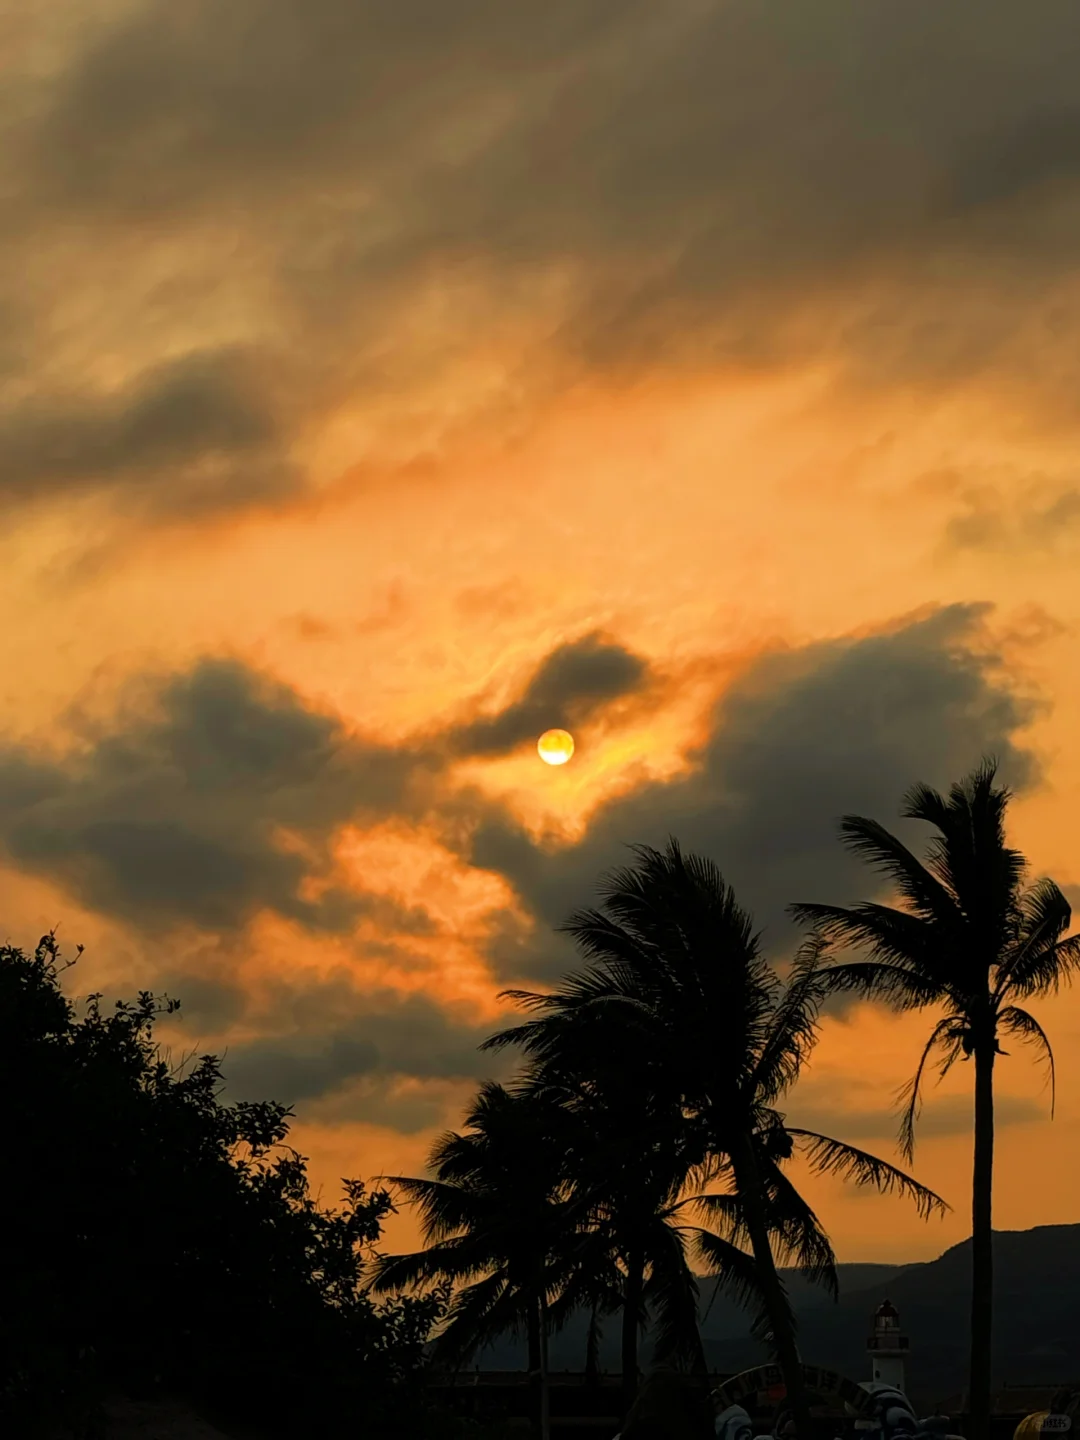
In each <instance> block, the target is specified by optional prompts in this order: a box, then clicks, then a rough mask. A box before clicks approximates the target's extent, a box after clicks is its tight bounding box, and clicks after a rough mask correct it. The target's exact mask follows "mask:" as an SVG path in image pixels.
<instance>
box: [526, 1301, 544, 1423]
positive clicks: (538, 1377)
mask: <svg viewBox="0 0 1080 1440" xmlns="http://www.w3.org/2000/svg"><path fill="white" fill-rule="evenodd" d="M526 1330H527V1336H528V1346H529V1394H530V1398H531V1402H532V1403H531V1404H530V1407H529V1409H530V1411H531V1413H532V1425H533V1433H534V1434H535V1435H536V1437H537V1440H543V1436H542V1431H543V1428H544V1416H543V1409H544V1397H543V1391H544V1368H545V1367H544V1355H543V1345H542V1342H541V1338H540V1337H541V1335H542V1334H543V1324H542V1322H541V1311H540V1301H539V1297H535V1298H533V1299H531V1300H530V1303H529V1308H528V1313H527V1319H526Z"/></svg>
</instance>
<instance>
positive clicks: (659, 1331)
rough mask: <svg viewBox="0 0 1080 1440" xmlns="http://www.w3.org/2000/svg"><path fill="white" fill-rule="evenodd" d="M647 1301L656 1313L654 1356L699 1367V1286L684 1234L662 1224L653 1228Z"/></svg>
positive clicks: (700, 1355) (661, 1359) (646, 1292)
mask: <svg viewBox="0 0 1080 1440" xmlns="http://www.w3.org/2000/svg"><path fill="white" fill-rule="evenodd" d="M648 1261H649V1278H648V1280H647V1281H646V1284H645V1301H646V1304H647V1305H648V1306H649V1308H650V1310H651V1311H652V1314H653V1332H654V1354H655V1356H656V1360H657V1361H658V1362H659V1363H661V1364H663V1363H664V1361H666V1360H672V1359H677V1360H684V1361H689V1362H691V1363H692V1364H699V1363H700V1362H701V1361H702V1360H703V1358H704V1352H703V1351H702V1348H701V1332H700V1330H699V1328H698V1285H697V1280H696V1278H695V1276H694V1273H693V1271H692V1270H691V1268H690V1266H689V1264H688V1262H687V1258H686V1248H685V1243H684V1239H683V1235H682V1233H681V1231H680V1230H679V1229H678V1228H677V1227H675V1226H673V1225H667V1224H665V1223H663V1222H659V1223H658V1224H656V1225H653V1226H652V1227H650V1235H649V1244H648Z"/></svg>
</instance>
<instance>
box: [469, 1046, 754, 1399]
mask: <svg viewBox="0 0 1080 1440" xmlns="http://www.w3.org/2000/svg"><path fill="white" fill-rule="evenodd" d="M512 1039H513V1032H503V1033H502V1034H499V1035H496V1036H493V1037H492V1039H491V1040H490V1041H488V1042H487V1048H501V1047H503V1046H505V1045H507V1044H509V1043H511V1042H512ZM572 1058H573V1060H574V1063H572V1064H568V1063H567V1062H568V1061H570V1060H571V1059H572ZM581 1058H582V1057H580V1056H579V1057H572V1056H571V1053H570V1051H569V1048H568V1047H566V1048H564V1051H563V1054H562V1056H561V1057H560V1063H554V1062H551V1061H549V1062H548V1063H546V1064H539V1065H537V1066H535V1067H534V1068H533V1070H532V1071H531V1072H530V1074H529V1075H528V1077H527V1079H526V1082H525V1083H526V1084H528V1085H529V1086H531V1087H532V1088H533V1089H534V1090H537V1091H542V1092H543V1093H544V1094H545V1095H546V1096H547V1097H548V1098H549V1099H550V1100H551V1101H552V1102H553V1103H556V1104H558V1105H559V1106H561V1107H562V1108H563V1110H564V1112H566V1113H568V1114H569V1115H570V1116H572V1117H573V1119H574V1121H575V1122H576V1123H575V1124H574V1125H573V1126H572V1128H571V1131H570V1133H571V1134H572V1135H573V1136H574V1140H575V1142H576V1143H574V1144H573V1145H572V1146H571V1148H570V1149H568V1151H567V1156H566V1161H567V1173H568V1175H570V1176H571V1177H572V1184H573V1189H574V1194H575V1196H576V1197H577V1200H578V1203H579V1205H580V1206H581V1211H580V1213H581V1216H582V1221H583V1232H584V1233H583V1234H582V1237H581V1241H580V1248H579V1251H578V1256H577V1263H578V1266H579V1277H580V1278H579V1282H578V1284H577V1285H576V1286H574V1287H573V1289H572V1290H571V1291H570V1292H568V1293H567V1294H564V1296H563V1297H562V1298H561V1301H560V1306H559V1319H560V1321H561V1320H563V1319H564V1318H568V1311H569V1306H570V1305H572V1304H575V1303H577V1302H578V1297H579V1294H580V1293H581V1292H582V1291H583V1290H584V1288H586V1286H587V1284H588V1281H587V1279H586V1277H592V1282H593V1284H594V1285H595V1287H596V1289H595V1294H594V1298H593V1304H592V1307H591V1308H592V1312H593V1315H592V1320H593V1324H591V1325H590V1341H591V1344H592V1345H593V1346H595V1339H594V1337H593V1326H594V1325H595V1323H596V1321H597V1320H598V1318H599V1316H600V1315H602V1314H611V1313H613V1312H615V1311H616V1310H618V1311H621V1318H622V1324H621V1330H622V1337H621V1340H622V1343H621V1351H622V1377H623V1395H622V1414H623V1416H624V1417H625V1416H626V1414H627V1413H628V1412H629V1409H630V1407H631V1405H632V1404H633V1401H634V1397H635V1394H636V1389H637V1380H638V1373H639V1367H638V1341H639V1336H640V1332H641V1329H642V1326H643V1324H644V1323H645V1321H646V1318H647V1317H649V1316H652V1318H653V1321H654V1327H655V1333H654V1360H655V1361H656V1362H658V1363H660V1364H664V1365H679V1366H684V1367H686V1366H688V1367H689V1368H691V1369H692V1370H694V1371H696V1372H697V1373H699V1374H701V1373H704V1371H705V1355H704V1350H703V1349H702V1344H701V1334H700V1330H699V1327H698V1284H697V1278H696V1275H695V1272H694V1269H693V1267H692V1264H691V1260H693V1261H695V1262H696V1263H697V1264H698V1266H700V1267H703V1268H705V1269H707V1270H709V1271H710V1272H711V1273H716V1274H719V1275H721V1277H722V1279H723V1281H724V1283H725V1285H726V1286H727V1287H728V1288H729V1289H732V1290H734V1291H736V1292H737V1293H739V1294H740V1295H741V1296H742V1297H743V1298H744V1299H750V1298H753V1297H754V1296H755V1295H756V1284H757V1279H756V1272H755V1270H754V1266H753V1262H752V1260H751V1257H750V1256H748V1255H746V1254H745V1252H743V1251H741V1250H739V1249H738V1248H737V1247H735V1246H733V1245H731V1244H730V1243H728V1242H725V1241H724V1240H723V1239H722V1237H720V1236H717V1235H715V1234H713V1233H710V1232H709V1231H708V1230H707V1229H706V1228H705V1227H704V1226H702V1225H698V1224H694V1223H692V1222H691V1220H690V1217H689V1214H688V1212H689V1211H690V1209H691V1208H692V1207H695V1206H697V1205H698V1199H699V1197H696V1196H693V1195H688V1194H687V1193H686V1192H687V1191H688V1190H692V1189H693V1188H694V1187H693V1185H692V1181H693V1179H694V1177H695V1176H698V1175H700V1174H701V1173H702V1167H703V1165H704V1163H705V1159H706V1154H705V1150H704V1148H703V1143H702V1142H703V1138H704V1137H703V1132H702V1131H701V1129H700V1127H693V1126H691V1125H689V1124H687V1123H686V1121H685V1119H684V1117H682V1116H681V1115H680V1116H674V1115H671V1114H666V1113H664V1112H663V1111H662V1110H661V1109H660V1108H659V1107H658V1105H657V1097H656V1096H655V1094H653V1093H650V1092H649V1091H648V1090H647V1089H646V1088H645V1087H644V1085H643V1083H642V1081H643V1077H642V1075H641V1074H640V1072H638V1071H636V1070H635V1069H634V1068H633V1067H631V1066H628V1065H626V1064H625V1063H624V1062H623V1061H621V1059H620V1057H619V1056H618V1055H617V1052H616V1051H613V1050H612V1049H610V1048H609V1049H608V1050H607V1051H605V1052H603V1053H600V1054H596V1053H594V1054H592V1055H590V1056H588V1058H587V1060H586V1063H585V1064H584V1065H582V1064H581V1063H580V1060H581Z"/></svg>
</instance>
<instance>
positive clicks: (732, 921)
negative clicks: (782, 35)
mask: <svg viewBox="0 0 1080 1440" xmlns="http://www.w3.org/2000/svg"><path fill="white" fill-rule="evenodd" d="M635 855H636V858H637V864H636V865H635V866H633V867H631V868H626V869H622V870H619V871H617V872H616V873H615V874H614V875H613V876H611V877H610V878H609V880H608V881H607V882H606V883H605V884H604V885H603V887H602V890H601V899H602V904H601V909H599V910H597V909H590V910H585V911H583V912H580V913H579V914H577V915H575V916H574V917H573V918H572V919H571V920H570V922H569V924H568V925H567V926H566V927H565V929H566V931H567V932H568V933H569V934H570V935H572V936H573V937H574V939H575V941H576V942H577V945H578V948H579V950H580V951H581V952H582V955H583V958H584V960H585V966H584V968H583V969H582V970H581V971H580V972H578V973H576V974H573V975H570V976H568V977H566V978H565V979H564V980H563V982H562V983H561V984H560V985H559V986H558V987H557V988H556V989H555V990H554V991H553V992H552V993H550V994H534V993H531V992H527V991H511V992H508V993H509V995H510V996H511V997H512V998H513V999H515V1000H516V1001H517V1002H518V1003H519V1004H520V1005H522V1006H523V1007H524V1008H526V1009H527V1010H530V1011H532V1012H533V1013H534V1017H535V1018H533V1019H531V1020H528V1021H526V1022H525V1023H524V1024H521V1025H519V1026H517V1027H515V1028H514V1029H512V1030H509V1031H506V1032H503V1034H502V1035H501V1036H500V1037H496V1043H500V1044H510V1043H513V1044H517V1045H520V1046H521V1047H522V1048H523V1049H524V1050H525V1052H526V1054H527V1055H528V1056H529V1057H530V1058H531V1059H532V1060H533V1062H534V1064H536V1065H538V1066H540V1067H541V1068H542V1067H543V1066H544V1065H554V1066H568V1067H569V1068H571V1069H575V1068H577V1069H579V1070H580V1069H583V1068H587V1066H588V1063H589V1062H588V1057H589V1056H590V1055H593V1056H595V1055H604V1054H607V1055H610V1056H611V1057H613V1063H615V1064H618V1065H621V1066H624V1067H625V1073H626V1074H627V1075H633V1074H637V1075H638V1076H640V1077H642V1078H643V1079H644V1081H646V1082H647V1086H648V1088H649V1089H651V1092H652V1096H653V1099H652V1101H651V1104H652V1105H653V1107H654V1108H655V1109H656V1110H657V1111H658V1112H659V1113H661V1114H664V1113H666V1114H668V1115H669V1116H670V1117H672V1123H674V1124H676V1125H686V1126H691V1127H698V1128H700V1130H701V1132H702V1135H703V1144H704V1151H705V1156H706V1159H705V1163H704V1165H703V1167H702V1171H701V1178H702V1179H705V1180H708V1181H710V1182H718V1181H719V1182H723V1184H724V1185H725V1187H726V1189H725V1190H724V1192H723V1193H719V1194H712V1195H708V1196H706V1197H703V1198H702V1199H700V1201H699V1202H698V1203H699V1207H700V1208H701V1209H702V1211H703V1212H704V1214H705V1215H706V1216H707V1218H708V1219H709V1221H710V1223H711V1225H712V1226H713V1227H714V1228H715V1229H718V1230H719V1233H718V1234H714V1236H713V1238H712V1239H711V1240H710V1241H706V1242H704V1243H705V1244H706V1245H707V1246H712V1247H713V1249H714V1252H716V1253H717V1255H718V1259H720V1258H721V1255H720V1251H723V1252H724V1258H725V1259H726V1260H727V1262H728V1263H730V1258H731V1257H730V1252H731V1251H732V1250H736V1249H741V1248H742V1246H743V1245H748V1246H749V1249H750V1252H751V1253H752V1256H753V1262H754V1280H755V1287H756V1291H757V1293H758V1294H759V1295H760V1299H761V1306H762V1310H763V1312H764V1314H763V1321H764V1333H766V1334H767V1338H768V1339H769V1340H770V1342H771V1345H772V1348H773V1350H774V1353H775V1354H776V1357H777V1359H778V1361H779V1363H780V1365H781V1367H782V1369H783V1374H784V1380H785V1384H786V1386H787V1391H788V1396H789V1401H790V1403H791V1405H792V1408H793V1410H794V1412H795V1415H796V1421H797V1424H798V1425H799V1428H800V1431H801V1433H802V1434H803V1436H806V1435H808V1434H809V1433H810V1412H809V1407H808V1402H807V1398H806V1393H805V1389H804V1386H803V1382H802V1370H801V1365H800V1361H799V1354H798V1349H797V1346H796V1341H795V1322H794V1317H793V1314H792V1310H791V1306H790V1303H789V1300H788V1296H787V1293H786V1290H785V1288H784V1285H783V1282H782V1280H781V1277H780V1274H779V1271H778V1269H777V1260H778V1259H779V1260H780V1261H781V1262H783V1261H794V1262H795V1263H796V1264H798V1265H800V1266H801V1267H802V1268H803V1270H804V1272H805V1273H806V1274H807V1275H808V1276H810V1277H811V1278H812V1279H815V1280H818V1281H821V1282H823V1283H825V1284H826V1285H829V1286H831V1287H833V1288H834V1289H835V1270H834V1257H833V1254H832V1250H831V1247H830V1246H829V1244H828V1241H827V1238H826V1237H825V1236H824V1234H823V1231H822V1228H821V1226H820V1223H819V1222H818V1220H817V1217H816V1216H815V1215H814V1213H813V1211H812V1210H811V1208H810V1207H809V1206H808V1205H807V1204H806V1202H805V1201H804V1200H803V1199H802V1197H801V1196H800V1195H799V1194H798V1192H797V1191H796V1189H795V1187H794V1186H793V1185H792V1183H791V1181H790V1180H789V1179H788V1177H787V1176H786V1175H785V1174H784V1169H783V1167H784V1163H785V1162H786V1161H787V1160H789V1159H790V1158H791V1156H792V1155H793V1153H794V1152H795V1150H796V1148H798V1149H800V1150H802V1152H803V1153H804V1154H805V1155H806V1157H807V1158H808V1160H809V1162H810V1164H811V1166H812V1167H813V1168H814V1169H815V1170H817V1171H828V1172H832V1173H837V1174H841V1175H844V1176H846V1177H849V1178H852V1179H854V1180H855V1181H856V1183H859V1184H870V1185H873V1186H875V1187H876V1188H877V1189H879V1190H883V1191H889V1190H896V1191H900V1192H902V1193H904V1194H907V1195H908V1196H910V1197H911V1198H913V1199H914V1200H915V1202H916V1204H917V1205H918V1207H919V1209H920V1211H921V1213H923V1214H924V1215H929V1214H930V1213H931V1212H932V1211H935V1210H942V1209H944V1202H943V1201H942V1200H941V1199H940V1198H939V1197H938V1196H936V1195H934V1194H933V1193H932V1192H930V1191H928V1190H926V1189H924V1188H923V1187H922V1186H920V1185H918V1184H917V1183H916V1182H915V1181H914V1180H912V1179H911V1177H910V1176H908V1175H905V1174H904V1173H903V1172H902V1171H900V1170H897V1169H896V1168H895V1167H893V1166H891V1165H889V1164H887V1163H886V1162H885V1161H883V1160H879V1159H877V1158H875V1157H874V1156H872V1155H867V1154H866V1153H864V1152H863V1151H861V1150H856V1149H854V1148H853V1147H851V1146H849V1145H845V1144H844V1143H843V1142H841V1141H839V1140H833V1139H830V1138H829V1137H828V1136H824V1135H819V1134H816V1133H815V1132H812V1131H807V1130H801V1129H796V1128H794V1127H791V1126H789V1125H788V1124H787V1122H786V1119H785V1117H784V1115H783V1113H782V1112H781V1111H780V1110H779V1109H777V1104H778V1102H779V1101H780V1100H782V1098H783V1096H784V1095H785V1093H786V1092H787V1091H788V1090H789V1089H790V1087H791V1086H792V1085H793V1084H794V1082H795V1080H796V1079H797V1078H798V1075H799V1072H800V1070H801V1068H802V1066H803V1064H804V1062H805V1060H806V1059H807V1057H808V1055H809V1053H810V1051H811V1049H812V1047H813V1044H814V1041H815V1038H816V1034H817V1017H818V1009H819V1005H820V1000H821V991H820V984H819V972H820V969H821V947H820V946H818V945H817V944H816V943H815V944H812V945H810V946H808V947H806V948H804V950H803V951H802V953H801V954H800V956H799V958H798V960H797V962H796V964H795V967H794V969H793V972H792V975H791V978H790V979H789V981H788V983H787V984H786V985H784V984H782V983H781V982H780V980H779V979H778V977H777V976H776V974H775V972H774V971H773V970H772V969H771V967H770V966H769V965H768V963H767V962H766V960H765V959H764V957H763V955H762V953H761V949H760V944H759V938H758V936H757V935H755V934H754V931H753V926H752V922H751V920H750V917H749V915H747V914H746V912H745V911H743V910H742V909H740V907H739V906H738V904H737V903H736V900H735V896H734V894H733V892H732V891H731V889H730V888H729V887H728V886H727V885H726V884H725V882H724V880H723V877H722V876H721V874H720V872H719V871H718V870H717V868H716V866H715V865H713V864H712V863H711V862H710V861H708V860H705V859H700V858H698V857H695V856H684V855H683V854H682V852H681V850H680V848H679V846H678V844H677V843H676V842H675V841H674V840H672V841H670V842H669V844H668V847H667V849H666V850H665V851H663V852H661V851H657V850H654V849H651V848H649V847H645V846H641V847H636V849H635ZM745 1258H747V1257H746V1256H745V1254H744V1259H745ZM759 1333H763V1332H761V1331H759Z"/></svg>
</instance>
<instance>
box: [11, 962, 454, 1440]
mask: <svg viewBox="0 0 1080 1440" xmlns="http://www.w3.org/2000/svg"><path fill="white" fill-rule="evenodd" d="M64 968H66V967H64V966H63V964H62V962H61V961H60V958H59V954H58V950H57V946H56V942H55V939H54V938H53V937H52V936H45V937H44V938H43V939H42V941H41V942H40V944H39V945H38V947H37V950H36V952H35V953H34V954H33V955H26V954H24V953H23V952H22V951H20V950H17V949H14V948H12V947H2V948H0V1093H3V1094H4V1095H5V1096H7V1097H9V1103H8V1106H7V1113H6V1117H5V1141H6V1148H7V1154H8V1157H9V1168H8V1174H7V1177H6V1179H7V1183H6V1186H5V1192H6V1193H5V1197H4V1199H5V1205H4V1214H5V1220H4V1224H3V1226H2V1228H0V1277H2V1278H0V1420H2V1421H4V1422H6V1431H5V1433H8V1432H10V1433H12V1434H18V1435H26V1436H30V1435H33V1434H34V1433H35V1427H37V1426H44V1425H45V1424H46V1423H49V1422H50V1421H51V1420H54V1419H56V1418H57V1417H59V1418H63V1419H66V1421H67V1422H68V1424H69V1426H76V1425H77V1424H80V1423H82V1421H83V1420H85V1418H86V1417H87V1416H88V1415H89V1414H90V1413H92V1411H93V1410H94V1407H95V1404H96V1403H97V1402H98V1401H100V1399H101V1397H102V1395H103V1393H104V1391H105V1390H106V1389H107V1388H109V1387H114V1386H115V1387H118V1388H123V1389H128V1390H131V1389H138V1388H139V1387H140V1386H141V1387H149V1386H162V1387H166V1388H167V1389H170V1390H173V1391H176V1392H180V1393H183V1394H184V1395H186V1396H188V1397H189V1398H192V1399H195V1400H198V1401H202V1402H203V1403H211V1404H231V1405H232V1406H233V1407H234V1408H237V1409H241V1410H243V1411H244V1412H245V1413H246V1414H247V1415H249V1416H250V1415H259V1414H262V1416H263V1417H264V1418H265V1419H266V1420H267V1422H268V1423H269V1422H270V1421H271V1420H277V1421H280V1423H281V1424H282V1425H283V1426H285V1427H288V1426H289V1425H292V1426H295V1425H296V1424H297V1423H299V1422H300V1421H301V1420H302V1421H303V1426H304V1431H305V1433H308V1434H312V1435H322V1434H328V1433H331V1432H336V1430H337V1429H338V1427H339V1426H340V1425H341V1424H342V1423H343V1422H352V1423H363V1424H364V1425H365V1427H366V1429H367V1431H368V1432H369V1433H371V1434H373V1435H382V1434H386V1433H396V1431H397V1424H398V1423H399V1421H400V1416H401V1414H402V1413H403V1411H405V1410H407V1409H409V1407H411V1410H409V1413H411V1414H412V1415H413V1416H414V1418H415V1426H414V1429H416V1430H418V1431H419V1432H421V1433H422V1430H423V1415H422V1412H421V1408H420V1407H419V1406H418V1405H417V1404H416V1403H415V1402H414V1400H413V1399H412V1396H413V1395H414V1393H415V1391H416V1386H415V1385H413V1384H407V1383H405V1382H407V1381H408V1380H410V1379H411V1378H412V1377H413V1376H414V1374H415V1371H416V1367H417V1366H418V1365H419V1363H420V1361H421V1358H422V1347H423V1343H424V1341H425V1338H426V1335H427V1333H428V1331H429V1329H430V1327H431V1325H432V1323H433V1322H434V1321H435V1320H437V1319H438V1317H439V1313H440V1301H439V1299H438V1297H434V1298H431V1299H428V1300H424V1301H419V1302H418V1301H410V1300H405V1301H398V1302H393V1303H390V1304H384V1305H377V1304H376V1303H375V1302H374V1301H372V1300H371V1299H370V1298H369V1297H368V1295H367V1294H366V1293H365V1290H364V1266H365V1263H366V1258H367V1255H368V1254H369V1253H370V1247H371V1246H372V1244H373V1243H374V1241H375V1240H376V1239H377V1238H378V1235H379V1233H380V1228H381V1223H382V1220H383V1219H384V1217H385V1216H386V1214H387V1213H388V1211H389V1210H390V1208H391V1203H390V1198H389V1196H388V1195H387V1194H386V1193H385V1192H375V1193H368V1192H367V1191H366V1190H365V1188H364V1187H363V1186H362V1185H361V1184H359V1183H356V1182H349V1183H347V1184H346V1194H345V1203H344V1206H343V1207H342V1208H341V1209H339V1210H336V1211H326V1210H322V1209H320V1208H319V1207H318V1206H316V1205H315V1203H314V1202H313V1201H312V1199H311V1198H310V1195H309V1194H308V1188H307V1178H306V1173H305V1167H304V1162H303V1160H302V1158H301V1157H300V1156H298V1155H297V1154H296V1153H295V1151H292V1150H290V1149H288V1148H287V1147H285V1146H284V1144H283V1142H284V1141H285V1138H286V1136H287V1132H288V1112H287V1111H286V1110H285V1109H284V1108H283V1107H282V1106H280V1105H275V1104H271V1103H266V1104H239V1105H226V1104H223V1103H222V1102H221V1100H220V1098H219V1097H220V1091H221V1076H220V1071H219V1068H218V1064H217V1061H216V1060H215V1059H214V1058H213V1057H209V1056H204V1057H202V1058H201V1059H198V1060H195V1061H193V1062H192V1063H190V1064H189V1065H187V1066H184V1067H181V1068H179V1069H174V1068H172V1067H170V1066H169V1064H168V1063H167V1062H166V1060H165V1059H164V1058H163V1057H162V1055H161V1053H160V1052H159V1049H158V1047H157V1045H156V1043H155V1041H154V1038H153V1029H154V1023H155V1020H156V1018H157V1017H158V1016H159V1015H160V1014H161V1013H162V1010H164V1011H166V1012H167V1013H171V1012H172V1011H174V1010H175V1008H176V1005H175V1002H163V1003H159V1002H157V1001H156V1000H155V999H154V997H153V996H152V995H150V994H149V993H144V994H141V995H140V996H139V998H138V1000H137V1001H136V1002H134V1003H119V1004H117V1005H116V1006H115V1007H114V1008H113V1009H112V1010H106V1009H105V1008H104V1007H103V1005H102V1003H101V998H100V996H92V997H90V999H89V1000H88V1002H87V1003H86V1005H85V1009H84V1010H83V1011H82V1013H79V1012H78V1011H77V1010H76V1007H75V1006H74V1005H73V1004H72V1003H71V1002H70V1001H69V1000H67V999H66V998H65V996H64V995H63V993H62V990H61V985H60V975H61V973H62V971H63V969H64ZM271 1396H272V1404H271V1403H270V1401H271ZM391 1421H393V1428H392V1429H391Z"/></svg>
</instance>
